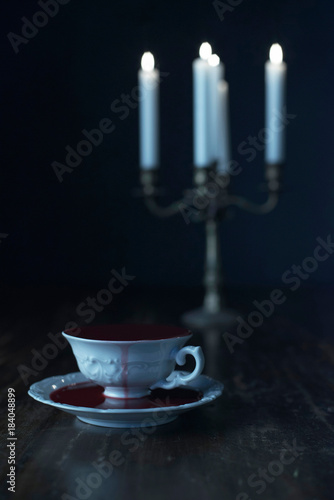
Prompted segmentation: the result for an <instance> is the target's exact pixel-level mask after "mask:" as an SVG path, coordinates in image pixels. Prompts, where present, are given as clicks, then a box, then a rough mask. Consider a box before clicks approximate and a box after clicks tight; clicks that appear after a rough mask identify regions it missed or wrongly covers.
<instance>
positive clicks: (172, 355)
mask: <svg viewBox="0 0 334 500" xmlns="http://www.w3.org/2000/svg"><path fill="white" fill-rule="evenodd" d="M63 335H64V337H65V338H66V339H67V340H68V342H69V343H70V345H71V347H72V351H73V354H74V356H75V358H76V360H77V363H78V367H79V370H80V371H81V373H83V375H85V377H87V378H88V379H90V380H92V381H93V382H96V383H97V384H99V385H101V386H103V387H104V388H105V390H104V395H105V396H108V397H113V398H123V399H124V398H140V397H144V396H146V395H148V394H149V393H150V390H151V389H156V388H163V389H173V388H174V387H178V386H180V385H186V384H188V383H189V382H190V381H191V380H194V379H195V378H197V377H198V376H199V375H200V374H201V372H202V370H203V367H204V356H203V352H202V349H201V348H200V347H199V346H197V347H193V346H186V347H183V346H184V344H185V343H186V342H187V341H188V340H189V339H190V337H191V336H192V333H191V332H190V331H189V330H187V329H185V328H178V327H174V326H163V325H132V324H129V325H102V326H88V327H82V328H76V329H70V330H65V331H64V332H63ZM187 354H191V355H192V356H193V357H194V358H195V361H196V366H195V368H194V370H193V372H192V373H190V374H182V372H180V371H174V369H175V364H176V363H177V364H179V365H184V363H185V360H186V355H187Z"/></svg>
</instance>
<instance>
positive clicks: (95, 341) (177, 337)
mask: <svg viewBox="0 0 334 500" xmlns="http://www.w3.org/2000/svg"><path fill="white" fill-rule="evenodd" d="M121 325H122V326H130V325H136V323H120V324H116V323H115V325H113V326H121ZM153 325H154V326H155V327H157V328H159V327H162V326H163V327H170V328H175V329H178V330H183V331H184V332H188V333H184V334H183V335H176V336H175V337H162V338H159V339H139V340H138V339H137V340H136V339H134V340H108V339H104V340H103V339H88V338H84V337H80V335H72V334H71V333H68V332H70V331H71V330H72V331H74V330H77V329H78V328H82V329H93V328H94V326H95V327H101V326H112V325H94V326H92V325H91V326H83V327H80V326H77V327H74V328H67V329H65V330H62V332H61V333H62V335H63V336H64V337H65V338H66V339H77V340H80V341H83V342H88V343H92V342H94V343H99V344H103V343H105V344H120V343H121V344H139V343H144V342H146V343H147V342H150V343H151V342H162V341H167V340H176V339H180V338H184V339H187V340H189V339H190V338H191V337H192V335H193V332H191V331H190V330H189V329H188V328H186V327H181V326H174V325H161V324H153V323H149V324H147V325H145V324H141V326H153Z"/></svg>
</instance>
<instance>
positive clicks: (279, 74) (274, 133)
mask: <svg viewBox="0 0 334 500" xmlns="http://www.w3.org/2000/svg"><path fill="white" fill-rule="evenodd" d="M269 59H270V60H269V61H267V62H266V65H265V87H266V131H267V144H266V150H265V161H266V163H269V164H270V163H283V162H284V160H285V127H286V124H285V123H284V114H285V104H286V101H285V87H286V73H287V68H286V64H285V63H284V62H283V52H282V48H281V46H280V45H279V44H278V43H275V44H274V45H272V47H271V49H270V54H269Z"/></svg>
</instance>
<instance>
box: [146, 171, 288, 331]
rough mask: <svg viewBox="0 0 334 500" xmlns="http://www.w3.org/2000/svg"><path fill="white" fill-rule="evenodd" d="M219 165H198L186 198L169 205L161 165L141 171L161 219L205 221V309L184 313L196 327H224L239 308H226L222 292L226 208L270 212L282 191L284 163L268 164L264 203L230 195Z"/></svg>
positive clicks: (227, 179) (148, 201) (149, 199)
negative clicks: (176, 217) (179, 216)
mask: <svg viewBox="0 0 334 500" xmlns="http://www.w3.org/2000/svg"><path fill="white" fill-rule="evenodd" d="M216 167H217V165H216V163H213V164H212V165H209V166H207V167H205V168H195V169H194V178H193V184H194V185H193V187H192V188H191V189H187V190H185V192H184V193H183V197H182V198H181V199H180V200H178V201H176V202H173V203H172V204H171V205H169V206H161V205H160V204H159V200H160V197H161V191H160V189H159V175H158V174H159V170H158V169H157V168H156V169H150V170H141V174H140V182H141V192H142V196H143V198H144V201H145V204H146V206H147V208H148V209H149V210H150V212H152V213H153V214H154V215H156V216H158V217H161V218H166V217H170V216H173V215H176V214H178V213H182V212H183V213H184V214H186V217H187V218H188V219H189V220H191V221H193V222H204V223H205V234H206V252H205V266H204V279H203V284H204V288H205V293H204V302H203V306H202V307H201V308H199V309H196V310H194V311H190V312H187V313H185V314H184V315H183V316H182V321H183V323H184V324H186V325H187V326H189V327H191V328H194V329H196V328H211V327H223V326H226V325H227V324H230V323H231V322H233V321H234V320H235V318H236V316H237V313H236V312H235V311H233V310H231V309H228V308H227V307H226V304H225V300H224V295H223V292H222V285H223V279H222V269H221V255H220V244H219V235H218V226H219V223H220V222H221V221H222V220H223V218H224V216H225V213H226V209H227V208H228V207H229V206H231V205H235V206H237V207H239V208H241V209H243V210H246V211H248V212H251V213H254V214H266V213H269V212H271V211H272V210H273V209H274V208H275V206H276V205H277V202H278V197H279V193H280V191H281V173H282V165H281V164H267V165H266V166H265V178H266V183H267V199H266V201H265V202H264V203H263V204H256V203H253V202H251V201H248V200H247V199H245V198H244V197H241V196H235V195H232V194H230V193H229V191H228V186H229V183H230V175H229V174H228V173H220V172H217V168H216ZM197 199H202V200H203V201H204V203H203V208H199V209H198V208H197V209H196V208H195V206H196V203H195V200H197ZM197 206H198V205H197Z"/></svg>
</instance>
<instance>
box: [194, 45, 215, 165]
mask: <svg viewBox="0 0 334 500" xmlns="http://www.w3.org/2000/svg"><path fill="white" fill-rule="evenodd" d="M211 52H212V51H211V46H210V44H209V43H207V42H206V43H202V45H201V47H200V51H199V54H200V57H199V58H197V59H195V61H194V62H193V85H194V89H193V119H194V165H195V166H196V167H198V168H202V167H206V166H207V165H209V164H210V162H211V161H212V157H211V152H210V106H209V78H208V75H209V65H208V58H209V57H210V55H211Z"/></svg>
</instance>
